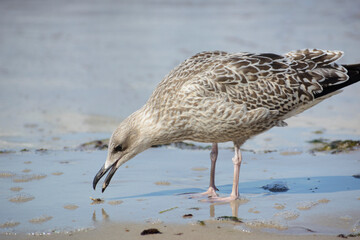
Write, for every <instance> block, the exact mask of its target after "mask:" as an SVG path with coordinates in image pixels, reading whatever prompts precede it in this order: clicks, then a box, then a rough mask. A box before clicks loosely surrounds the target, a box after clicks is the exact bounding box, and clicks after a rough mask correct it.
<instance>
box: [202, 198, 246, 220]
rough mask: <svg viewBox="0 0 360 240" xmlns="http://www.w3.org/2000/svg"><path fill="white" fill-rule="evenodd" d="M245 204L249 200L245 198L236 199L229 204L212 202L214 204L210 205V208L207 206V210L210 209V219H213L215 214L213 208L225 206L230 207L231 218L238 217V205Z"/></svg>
mask: <svg viewBox="0 0 360 240" xmlns="http://www.w3.org/2000/svg"><path fill="white" fill-rule="evenodd" d="M247 202H249V200H248V199H245V198H241V199H237V200H234V201H231V202H214V203H212V204H210V206H209V208H210V211H209V214H210V217H211V218H213V217H215V215H216V214H215V207H216V206H219V205H227V204H229V205H230V208H231V213H232V216H233V217H238V215H239V207H240V205H243V204H245V203H247Z"/></svg>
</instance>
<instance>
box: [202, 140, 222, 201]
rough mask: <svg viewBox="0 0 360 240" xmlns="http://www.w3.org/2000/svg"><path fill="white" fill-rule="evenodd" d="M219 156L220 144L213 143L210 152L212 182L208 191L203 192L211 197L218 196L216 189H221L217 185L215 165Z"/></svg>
mask: <svg viewBox="0 0 360 240" xmlns="http://www.w3.org/2000/svg"><path fill="white" fill-rule="evenodd" d="M217 156H218V144H217V143H213V144H212V148H211V153H210V160H211V169H210V184H209V188H208V190H207V191H206V192H204V193H202V195H208V196H209V197H217V196H218V195H217V193H216V191H219V189H217V187H216V186H215V166H216V160H217Z"/></svg>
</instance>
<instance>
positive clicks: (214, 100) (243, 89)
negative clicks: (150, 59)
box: [138, 49, 348, 144]
mask: <svg viewBox="0 0 360 240" xmlns="http://www.w3.org/2000/svg"><path fill="white" fill-rule="evenodd" d="M342 54H343V53H342V52H340V51H324V50H317V49H312V50H309V49H305V50H298V51H293V52H289V53H287V54H285V55H284V56H280V55H276V54H270V53H265V54H252V53H226V52H220V51H214V52H202V53H199V54H196V55H195V56H193V57H191V58H189V59H187V60H185V61H184V62H183V63H181V64H180V65H179V66H177V67H176V68H175V69H174V70H172V71H171V72H170V73H169V74H168V75H167V76H166V77H165V78H164V79H163V80H162V81H161V83H160V84H159V85H158V86H157V88H156V89H155V91H154V93H153V94H152V96H151V97H150V99H149V100H148V102H147V103H146V105H145V106H144V107H143V108H142V109H140V110H139V111H140V112H138V114H140V115H142V116H143V117H142V118H143V120H144V121H145V119H146V121H150V122H151V125H152V126H154V128H155V129H157V131H159V133H160V132H161V131H164V132H161V133H162V134H158V135H159V137H155V139H154V140H155V142H156V143H166V142H174V141H180V140H194V141H199V142H227V141H233V142H236V143H238V144H242V143H244V142H245V141H246V140H247V139H248V138H250V137H252V136H254V135H257V134H259V133H261V132H263V131H265V130H267V129H269V128H271V127H273V126H284V125H286V123H285V122H284V121H283V120H285V119H286V118H287V117H289V116H292V115H294V114H296V113H297V110H298V109H301V108H304V106H307V105H308V106H309V107H310V106H312V105H311V104H309V103H310V102H312V101H313V100H314V99H315V98H316V93H321V92H322V91H323V88H324V87H327V86H330V85H334V84H339V83H341V82H344V81H346V80H347V79H348V76H347V74H346V73H347V70H346V69H345V68H344V67H342V66H341V65H338V64H336V63H335V61H336V60H338V59H339V58H340V57H341V56H342ZM305 109H306V107H305ZM305 109H302V110H301V111H303V110H305ZM138 116H139V115H138ZM156 126H157V127H156ZM160 135H161V136H160Z"/></svg>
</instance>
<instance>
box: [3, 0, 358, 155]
mask: <svg viewBox="0 0 360 240" xmlns="http://www.w3.org/2000/svg"><path fill="white" fill-rule="evenodd" d="M359 10H360V1H358V0H345V1H339V0H318V1H312V0H303V1H295V0H294V1H292V0H273V1H266V0H241V1H235V0H221V1H214V0H198V1H178V0H158V1H157V0H150V1H148V0H138V1H133V0H119V1H115V0H102V1H95V0H77V1H73V0H61V1H60V0H1V1H0V149H21V148H24V147H26V148H35V147H36V148H38V147H47V148H54V149H56V148H58V149H61V148H63V147H64V146H66V145H67V144H73V142H76V141H78V140H77V138H80V139H84V138H87V139H90V138H94V134H95V136H96V137H102V136H104V137H109V135H110V134H111V132H112V130H113V129H114V128H115V127H116V126H117V124H118V123H119V122H120V121H121V120H123V119H124V118H125V117H126V116H127V115H129V114H131V113H132V112H133V111H135V110H137V109H138V108H140V107H141V106H142V105H143V104H144V103H145V102H146V100H147V99H148V97H149V96H150V94H151V93H152V91H153V89H154V88H155V87H156V85H157V84H158V83H159V82H160V81H161V79H162V78H163V77H164V76H165V75H166V74H167V73H168V72H169V71H170V70H171V69H172V68H174V67H175V66H176V65H178V64H179V63H181V62H182V61H183V60H185V59H186V58H188V57H190V56H192V55H194V54H196V53H197V52H200V51H205V50H224V51H229V52H258V53H260V52H275V53H280V54H281V53H286V52H288V51H291V50H294V49H302V48H320V49H334V50H342V51H344V52H345V56H344V57H343V58H342V59H341V62H342V63H359V62H360V44H359V43H360V11H359ZM359 91H360V84H356V85H353V86H352V87H350V88H348V89H346V90H345V91H344V92H343V93H341V94H339V95H337V96H335V97H333V98H332V99H330V100H329V101H327V102H324V103H322V104H320V105H318V106H317V107H315V108H313V109H311V110H309V111H307V112H305V113H303V115H301V116H300V117H299V118H297V119H295V120H290V123H292V125H291V124H290V125H291V126H293V127H302V126H311V127H312V128H325V129H330V130H331V129H333V130H334V131H335V130H337V131H338V130H339V129H342V130H343V131H344V132H345V133H346V134H355V135H357V136H358V135H359V134H360V131H359V125H360V124H359V123H360V113H359V112H360V111H359V107H358V106H359V101H360V97H359V96H360V95H359V94H358V92H359ZM79 136H80V137H79Z"/></svg>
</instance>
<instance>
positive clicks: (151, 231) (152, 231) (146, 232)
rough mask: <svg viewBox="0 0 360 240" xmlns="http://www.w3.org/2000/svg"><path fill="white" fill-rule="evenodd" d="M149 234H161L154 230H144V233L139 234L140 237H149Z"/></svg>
mask: <svg viewBox="0 0 360 240" xmlns="http://www.w3.org/2000/svg"><path fill="white" fill-rule="evenodd" d="M149 234H161V232H160V231H159V230H157V229H156V228H149V229H145V230H144V231H142V232H141V235H149Z"/></svg>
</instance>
